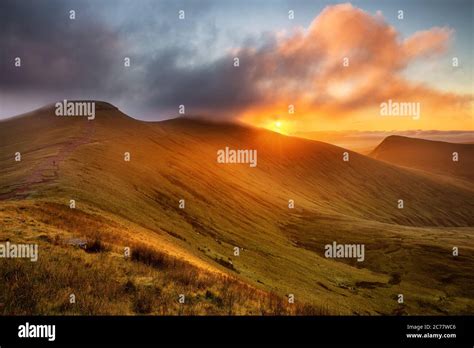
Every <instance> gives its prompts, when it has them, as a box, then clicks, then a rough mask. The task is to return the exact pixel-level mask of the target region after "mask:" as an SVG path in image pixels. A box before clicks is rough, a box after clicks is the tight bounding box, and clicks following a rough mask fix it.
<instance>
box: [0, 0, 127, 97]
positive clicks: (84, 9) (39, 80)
mask: <svg viewBox="0 0 474 348" xmlns="http://www.w3.org/2000/svg"><path fill="white" fill-rule="evenodd" d="M1 8H2V10H1V13H2V18H1V23H2V24H1V25H2V33H1V35H0V45H1V47H2V49H3V51H4V53H3V59H4V61H3V62H2V63H4V64H3V74H2V78H1V80H0V86H1V88H2V90H8V91H28V90H33V91H37V92H38V93H41V92H45V91H64V90H66V91H81V90H87V91H88V92H92V93H94V92H97V91H100V90H103V89H105V88H106V86H107V83H108V79H109V77H110V76H111V74H112V72H113V71H114V68H115V66H118V65H119V64H120V63H121V62H120V60H118V59H119V58H120V57H121V55H122V54H121V53H122V51H123V48H122V47H121V43H120V41H119V38H118V37H117V34H116V33H114V32H113V31H111V30H110V29H109V28H107V27H106V26H105V25H104V24H102V23H100V22H99V21H97V20H94V17H93V16H91V14H92V9H91V8H90V7H89V4H88V3H86V2H83V1H78V2H74V3H68V2H65V1H58V0H52V1H41V2H40V1H31V0H30V1H11V0H7V1H3V2H2V4H1ZM71 9H74V10H75V11H76V19H75V20H70V19H69V10H71ZM15 57H20V58H21V63H22V67H21V69H18V68H16V67H15V66H14V65H13V62H14V59H15Z"/></svg>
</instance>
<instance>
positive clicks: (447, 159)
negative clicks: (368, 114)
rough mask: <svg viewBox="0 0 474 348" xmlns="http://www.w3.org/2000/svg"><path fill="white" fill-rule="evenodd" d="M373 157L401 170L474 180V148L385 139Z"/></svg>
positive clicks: (402, 139) (391, 138)
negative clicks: (407, 169)
mask: <svg viewBox="0 0 474 348" xmlns="http://www.w3.org/2000/svg"><path fill="white" fill-rule="evenodd" d="M456 154H457V155H456ZM370 156H371V157H373V158H375V159H378V160H382V161H385V162H389V163H393V164H396V165H399V166H404V167H408V168H414V169H419V170H423V171H427V172H431V173H437V174H443V175H448V176H454V177H457V178H461V179H465V180H468V181H471V182H472V181H473V180H474V144H455V143H447V142H443V141H432V140H424V139H415V138H409V137H402V136H395V135H393V136H389V137H387V138H385V139H384V140H383V141H382V142H381V143H380V144H379V145H378V146H377V147H376V148H375V149H374V150H373V151H372V153H370ZM455 156H457V160H456V161H455V160H453V159H456V157H455Z"/></svg>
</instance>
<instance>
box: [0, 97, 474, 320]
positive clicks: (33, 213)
mask: <svg viewBox="0 0 474 348" xmlns="http://www.w3.org/2000/svg"><path fill="white" fill-rule="evenodd" d="M0 124H1V128H0V139H2V143H1V144H0V145H1V146H0V164H1V166H0V170H1V172H0V174H1V176H2V183H1V185H0V199H1V201H0V208H2V209H3V211H4V214H3V222H4V224H3V227H2V230H1V231H0V238H1V239H3V240H4V239H5V238H10V239H11V240H16V239H17V238H20V235H22V234H24V238H27V239H32V240H37V239H38V238H40V236H42V235H46V236H48V238H51V234H54V233H57V234H60V238H69V237H71V238H72V237H81V238H92V239H93V240H95V239H98V240H100V241H101V242H103V243H105V244H106V245H107V246H108V247H109V248H110V250H111V251H106V252H105V254H106V257H105V258H100V257H99V256H100V255H95V254H94V257H95V256H97V257H99V258H98V259H97V262H94V264H95V265H96V267H102V266H101V265H104V266H103V267H104V272H105V269H106V268H107V267H109V266H108V265H109V263H110V262H111V261H109V260H110V259H113V260H117V259H119V258H118V257H117V255H116V254H114V251H113V250H121V249H123V247H124V245H125V244H127V243H128V244H134V245H135V244H139V245H141V246H145V247H149V248H152V249H153V250H156V251H159V252H163V253H165V254H166V255H169V257H172V258H174V259H177V260H182V261H183V262H186V263H187V264H189V265H191V266H192V267H195V268H196V269H197V270H199V272H204V273H206V272H211V274H218V275H219V277H221V276H224V277H230V278H231V279H233V280H234V281H235V282H238V283H239V284H240V283H242V284H246V285H245V286H249V287H251V288H252V289H254V288H258V289H259V291H262V293H264V294H267V295H265V296H267V297H266V298H272V296H277V297H278V298H280V299H281V298H284V296H286V295H288V294H294V295H295V299H296V302H297V304H298V305H300V306H304V305H311V306H312V307H306V309H301V310H300V309H298V310H296V309H294V308H293V309H291V310H289V311H290V312H291V311H293V312H292V313H295V312H301V313H316V312H317V313H332V314H375V313H384V314H405V313H408V314H439V313H469V312H471V313H472V310H473V308H474V292H473V291H472V290H469V289H474V279H473V277H472V276H470V275H469V274H470V273H472V272H469V269H472V267H473V266H474V242H473V238H472V235H473V233H474V229H473V225H474V214H473V211H474V203H473V202H474V193H473V192H472V191H471V190H468V189H463V187H462V186H459V185H451V184H450V183H449V182H447V181H440V180H437V178H436V177H435V176H429V175H423V174H418V173H415V172H413V171H409V170H404V169H402V168H399V167H397V166H393V165H390V164H387V163H384V162H380V161H377V160H375V159H372V158H369V157H365V156H363V155H360V154H357V153H354V152H350V151H348V152H349V155H350V159H349V161H348V162H345V161H343V153H344V152H345V151H346V150H344V149H342V148H339V147H336V146H333V145H329V144H326V143H321V142H316V141H310V140H303V139H299V138H292V137H286V136H283V135H280V134H277V133H273V132H270V131H266V130H261V129H252V128H248V127H243V126H239V125H235V124H217V123H210V122H205V121H197V120H191V119H175V120H170V121H165V122H141V121H137V120H134V119H132V118H129V117H127V116H126V115H124V114H123V113H121V112H120V111H119V110H117V109H116V108H115V107H113V106H111V105H109V104H106V103H102V104H100V110H99V111H98V114H97V115H96V119H95V120H93V121H87V119H85V118H71V117H66V118H58V117H55V116H54V113H53V110H52V109H51V108H43V109H40V110H38V111H36V112H33V113H31V114H28V115H25V116H23V117H19V118H15V119H10V120H7V121H3V122H1V123H0ZM226 146H228V147H230V148H234V149H257V151H258V165H257V167H256V168H251V167H249V166H248V165H246V164H220V163H217V161H216V157H217V156H216V154H217V151H218V150H219V149H224V148H225V147H226ZM16 151H19V152H21V153H22V161H21V162H15V161H14V153H15V152H16ZM125 152H129V153H130V155H131V161H130V162H126V161H124V153H125ZM70 199H74V200H75V201H76V209H70V208H69V201H70ZM181 199H184V200H185V208H184V209H180V208H179V200H181ZM290 199H292V200H294V202H295V208H294V209H289V208H288V200H290ZM399 199H403V201H404V208H403V209H398V207H397V202H398V200H399ZM53 208H54V209H53ZM13 212H16V213H13ZM11 214H12V216H13V218H15V219H19V220H18V221H19V222H18V221H17V223H16V224H9V223H5V222H9V220H8V219H11V218H12V217H10V216H11ZM82 214H84V215H82ZM77 215H80V216H88V217H89V218H88V221H89V222H88V224H90V225H91V226H92V227H91V230H90V231H89V232H87V231H86V230H87V229H86V228H82V225H81V224H80V223H79V222H77V223H76V225H73V226H70V225H69V222H70V221H75V219H76V218H77ZM58 216H59V217H60V219H59V221H58V219H57V218H53V217H58ZM30 220H31V225H30V224H28V223H27V221H30ZM97 221H101V222H100V224H99V225H98V226H95V225H94V223H98V222H97ZM37 224H40V226H41V227H40V228H38V227H36V229H35V225H37ZM53 231H54V233H53ZM62 234H64V236H62ZM333 241H337V242H339V243H343V242H346V243H364V244H366V254H367V256H366V260H365V261H364V262H362V263H357V262H349V261H347V260H346V261H341V259H327V258H325V257H324V245H325V244H330V243H332V242H333ZM46 245H47V246H45V248H50V250H52V253H53V251H54V253H57V257H58V258H68V259H69V258H71V257H76V256H77V255H76V254H75V255H74V256H73V255H70V254H69V253H73V252H74V253H79V254H80V255H82V256H83V257H85V256H87V257H89V254H87V253H86V255H84V252H82V251H80V250H79V251H78V250H73V251H71V250H70V248H68V247H65V246H58V245H56V244H55V243H50V242H48V244H46ZM453 246H460V247H461V248H462V252H461V254H460V256H459V257H457V258H453V257H452V255H451V251H452V247H453ZM235 247H239V248H240V255H239V256H235V255H234V248H235ZM48 250H49V249H48ZM52 253H47V255H48V256H47V257H48V258H49V257H52V256H51V255H52ZM138 259H140V258H138ZM2 262H3V261H2ZM84 262H87V260H86V261H84ZM118 262H119V261H118ZM120 262H121V261H120ZM66 264H68V263H66ZM79 264H80V263H79ZM131 264H132V265H133V263H131ZM127 265H128V264H127ZM146 266H149V265H146ZM127 267H129V266H127ZM140 267H141V266H140ZM50 269H51V272H55V269H54V267H53V266H51V267H50ZM101 272H102V271H101V269H100V268H98V269H97V272H96V274H97V276H98V277H99V276H100V274H101ZM135 272H137V274H140V272H139V270H138V269H137V270H136V269H135V267H131V268H128V269H123V270H120V271H116V272H115V273H113V276H112V277H110V279H111V280H110V281H115V282H118V279H121V281H122V283H123V281H124V280H126V277H125V275H127V274H128V275H134V277H139V276H136V275H135ZM169 273H170V274H172V273H173V271H172V268H171V271H169ZM37 276H39V275H38V274H37ZM78 277H79V275H78ZM84 277H85V276H84ZM122 278H123V279H122ZM151 278H152V280H150V279H148V280H147V281H148V283H149V284H152V285H153V286H155V285H157V284H158V285H160V284H161V283H160V282H163V280H160V279H158V280H154V279H155V278H153V276H152V277H151ZM133 282H134V283H135V282H138V283H140V280H133ZM58 283H59V282H56V281H53V282H50V283H49V284H50V286H51V287H52V288H55V287H58V286H60V285H58ZM117 284H118V283H117ZM91 286H93V285H91ZM209 286H210V285H209V284H208V285H205V286H204V287H203V288H202V289H201V290H202V291H204V289H206V288H207V287H209ZM191 287H192V288H193V289H195V288H196V286H194V285H193V284H191ZM172 288H173V286H172ZM198 288H199V287H198ZM56 290H57V289H56ZM175 290H176V291H175ZM201 290H199V289H198V290H192V291H193V292H197V293H199V291H201ZM173 291H174V292H173V293H174V294H175V295H176V293H178V292H177V291H179V290H178V289H174V288H173ZM190 291H191V290H190ZM210 291H213V293H214V292H215V293H217V294H219V293H220V291H218V290H216V289H215V288H214V289H211V290H210ZM204 292H205V291H204ZM53 293H54V292H53ZM270 293H275V294H276V295H270ZM400 293H403V294H406V296H405V297H406V301H405V303H404V304H403V305H400V304H398V303H397V301H396V297H397V294H400ZM123 296H124V297H123V298H124V299H127V298H129V297H130V298H131V296H126V295H123ZM200 296H202V292H201V295H200ZM124 301H125V300H124ZM125 302H126V301H125ZM197 302H199V301H197ZM247 302H250V304H247ZM257 302H258V301H256V302H254V304H253V305H252V301H251V300H249V301H245V300H244V301H242V304H241V306H243V307H245V306H250V307H251V308H250V309H249V308H247V309H241V310H234V312H233V313H239V314H242V313H257V312H258V313H260V312H261V310H260V309H261V308H263V307H265V306H263V305H262V306H260V305H256V304H255V303H257ZM120 306H124V304H123V303H122V304H121V305H120ZM120 306H119V305H118V306H117V307H114V308H109V310H110V311H111V312H113V313H122V312H123V313H129V309H128V311H127V310H126V309H125V307H120ZM156 306H158V305H156ZM156 306H155V305H153V306H152V307H153V308H155V307H156ZM158 307H159V306H158ZM270 307H272V306H270ZM126 308H130V307H129V306H127V307H126ZM178 308H179V307H173V306H171V307H170V309H169V311H168V312H167V313H169V312H171V313H179V312H178ZM308 308H314V309H308ZM256 309H257V310H256ZM48 310H53V309H48V308H47V309H45V310H43V311H44V312H47V311H48ZM213 310H215V308H214V309H213ZM213 310H202V309H200V310H197V312H198V313H212V311H213ZM53 311H56V312H58V313H61V312H63V311H61V310H59V311H58V310H56V309H54V310H53ZM66 312H67V311H66ZM98 312H102V311H100V310H99V311H98ZM270 312H272V311H270ZM273 312H278V310H277V311H275V310H274V311H273ZM287 312H288V311H287ZM90 313H94V311H90ZM221 313H222V311H221Z"/></svg>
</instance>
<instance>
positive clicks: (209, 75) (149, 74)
mask: <svg viewBox="0 0 474 348" xmlns="http://www.w3.org/2000/svg"><path fill="white" fill-rule="evenodd" d="M36 4H37V2H34V1H26V0H25V1H20V2H16V1H15V2H13V1H10V0H6V1H4V2H2V11H0V12H1V13H2V14H1V17H0V19H1V20H2V24H3V27H4V31H3V32H2V33H0V44H1V46H2V47H5V48H6V50H5V52H6V53H7V54H6V55H5V56H6V57H7V59H8V60H9V61H10V60H11V59H12V55H15V56H16V55H20V56H22V57H23V62H24V68H22V69H21V72H19V71H18V70H15V68H13V67H12V65H11V64H8V67H7V68H6V69H5V71H3V76H2V79H1V80H0V90H2V91H4V92H8V93H23V92H28V91H29V93H32V92H34V91H36V92H37V93H39V94H40V93H44V94H45V95H48V96H51V95H54V96H57V99H62V98H65V97H68V98H72V96H73V97H75V98H78V97H88V96H89V97H90V98H94V99H107V100H108V101H111V102H113V103H118V104H119V106H121V105H125V106H126V109H125V111H130V110H131V111H132V112H131V114H132V115H134V116H138V117H146V118H159V117H160V116H176V115H177V110H178V106H179V105H181V104H184V105H185V106H186V111H187V113H188V114H194V115H196V114H199V115H207V116H209V117H216V118H235V119H243V120H246V121H248V122H251V123H254V124H257V125H265V124H266V123H267V122H269V120H272V119H274V118H276V117H278V118H285V117H287V118H289V116H288V115H287V108H288V105H289V104H292V105H295V108H296V111H297V115H298V118H297V119H298V121H297V122H299V124H300V127H307V126H308V127H311V125H312V124H314V123H318V122H319V123H320V122H326V121H328V120H330V122H334V124H336V123H337V122H339V121H340V120H344V119H350V118H352V117H353V116H354V115H357V117H355V118H356V119H357V120H358V122H361V123H363V122H365V121H367V115H368V114H369V113H370V112H373V111H374V110H375V109H378V106H379V104H380V103H381V102H383V101H386V100H388V99H392V100H399V101H414V102H420V103H422V112H424V113H425V114H426V113H430V112H431V111H433V115H434V114H435V113H440V112H441V111H443V110H445V112H446V114H449V113H456V115H458V112H459V114H460V115H462V116H460V117H464V114H463V112H465V110H466V104H468V103H470V102H472V96H469V95H468V96H465V95H458V94H455V93H447V92H443V91H441V90H438V89H436V88H435V87H434V86H432V85H426V84H423V83H419V82H417V81H416V80H415V79H413V78H412V77H411V76H407V73H406V72H407V70H408V68H410V67H413V66H416V64H420V63H424V62H433V61H436V60H437V59H438V58H439V57H441V56H442V55H443V54H445V53H446V52H447V50H448V49H449V44H450V41H451V40H452V37H453V35H454V32H453V30H452V29H450V28H447V27H433V28H431V29H428V30H424V31H420V32H416V33H414V34H412V35H411V36H409V37H406V38H403V37H402V36H401V34H400V33H399V32H398V31H397V30H396V29H395V28H394V27H393V26H391V25H390V24H388V23H387V22H386V21H385V19H384V18H383V15H382V14H381V13H380V12H378V13H376V14H375V15H372V14H370V13H368V12H365V11H363V10H361V9H359V8H357V7H354V6H353V5H351V4H338V5H333V6H327V7H326V8H325V9H324V10H323V11H322V12H320V13H319V14H318V15H317V16H316V17H315V18H314V20H313V21H312V22H311V24H310V25H309V26H308V27H307V28H303V27H297V28H294V29H292V31H281V32H267V33H263V34H261V35H260V36H254V37H250V38H248V40H244V41H242V42H240V43H237V42H235V41H233V42H231V43H230V44H229V45H231V46H232V47H233V48H230V49H229V50H228V51H226V52H223V53H222V54H220V55H216V54H215V53H214V52H219V49H216V46H215V45H216V42H218V41H219V42H220V41H222V35H223V34H222V32H224V30H222V28H217V27H216V25H215V24H214V25H213V24H212V23H213V22H212V20H210V19H209V18H208V17H205V16H208V15H209V13H210V12H211V11H209V8H210V7H211V6H213V3H212V1H211V2H206V3H205V6H198V5H195V4H194V2H186V3H185V4H183V6H184V7H185V8H186V9H187V10H189V11H188V14H190V13H192V14H193V15H189V20H188V19H187V20H186V22H183V23H177V22H176V18H175V16H176V11H177V9H178V8H180V7H179V6H180V5H176V3H173V2H170V3H168V2H167V3H166V5H163V4H162V3H161V2H160V5H159V6H158V5H157V3H156V2H150V1H145V0H144V1H143V2H139V5H136V2H127V1H125V0H122V1H119V2H117V3H116V9H115V11H114V15H115V17H114V18H112V19H111V18H109V17H111V15H110V13H109V12H108V11H110V8H111V7H110V4H111V3H107V2H101V3H100V4H99V5H97V2H90V1H79V2H68V1H58V0H49V1H45V2H44V4H45V5H44V6H45V7H42V8H41V9H38V6H37V5H36ZM114 4H115V3H114ZM35 5H36V6H35ZM98 6H99V8H98ZM114 6H115V5H114ZM157 6H158V7H157ZM186 6H187V7H186ZM70 8H77V9H78V10H79V14H78V19H77V20H76V21H75V22H74V21H69V20H68V19H67V13H68V10H69V9H70ZM151 13H157V14H160V15H159V16H158V15H157V16H150V14H151ZM131 14H133V15H131ZM21 18H28V21H22V20H21ZM138 18H140V20H138ZM204 18H206V20H204ZM25 23H26V24H25ZM157 33H159V34H157ZM125 56H131V58H132V64H133V68H132V69H129V70H128V71H124V69H123V57H125ZM235 57H238V58H239V60H240V66H239V67H238V68H236V67H234V66H233V62H234V58H235ZM345 58H347V59H348V62H349V66H347V67H344V66H343V60H344V59H345ZM121 103H122V104H121ZM285 115H286V116H285ZM359 116H360V120H359ZM463 120H464V121H463V122H465V121H466V118H465V117H464V118H463ZM295 122H296V121H295ZM423 122H424V121H423ZM417 126H420V125H417ZM417 126H415V127H417ZM336 128H337V127H336Z"/></svg>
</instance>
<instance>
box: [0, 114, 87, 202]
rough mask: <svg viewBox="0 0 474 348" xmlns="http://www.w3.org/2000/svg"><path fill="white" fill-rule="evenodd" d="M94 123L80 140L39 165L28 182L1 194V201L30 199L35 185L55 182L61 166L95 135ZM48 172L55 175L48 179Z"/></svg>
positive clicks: (85, 130) (84, 129) (27, 179)
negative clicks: (52, 172) (50, 171)
mask: <svg viewBox="0 0 474 348" xmlns="http://www.w3.org/2000/svg"><path fill="white" fill-rule="evenodd" d="M94 130H95V127H94V124H93V121H87V122H85V123H84V126H83V127H82V133H81V134H80V135H79V137H78V138H75V139H72V140H71V141H70V142H68V143H66V144H64V145H63V147H62V148H61V149H60V150H59V152H58V153H57V154H56V155H53V156H50V157H48V158H46V159H45V160H43V161H41V162H40V163H38V164H37V165H36V166H35V167H34V168H33V170H32V172H31V173H30V174H29V175H28V177H27V178H26V180H25V181H24V182H23V183H22V184H21V185H20V186H19V187H17V188H15V189H14V190H13V191H11V192H7V193H3V194H0V201H2V200H7V199H11V198H16V199H23V198H26V197H28V195H29V194H30V190H31V189H32V186H33V185H36V184H45V183H49V182H52V181H54V180H55V179H57V177H58V170H59V165H60V164H61V163H62V162H63V161H64V160H65V159H66V158H67V157H68V156H69V155H70V154H71V153H72V152H74V150H76V149H77V148H78V147H79V146H81V145H84V144H87V143H89V142H90V140H91V139H92V136H93V134H94ZM47 170H54V175H52V176H49V177H46V176H45V175H44V174H45V172H46V171H47Z"/></svg>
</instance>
